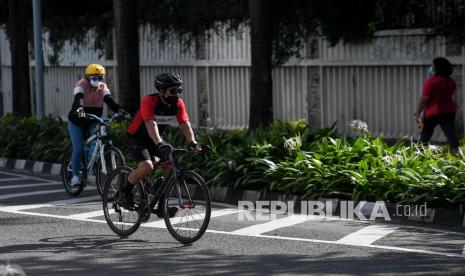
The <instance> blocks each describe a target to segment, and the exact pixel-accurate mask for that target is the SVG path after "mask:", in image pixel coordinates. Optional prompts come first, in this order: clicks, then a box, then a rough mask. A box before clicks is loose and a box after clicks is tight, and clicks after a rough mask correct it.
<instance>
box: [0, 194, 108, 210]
mask: <svg viewBox="0 0 465 276" xmlns="http://www.w3.org/2000/svg"><path fill="white" fill-rule="evenodd" d="M96 199H100V196H87V197H76V198H70V199H64V200H56V201H50V202H46V203H42V204H25V205H12V206H3V207H0V211H4V212H15V211H19V210H27V209H36V208H42V207H54V206H60V205H66V204H74V203H80V202H87V201H92V200H96Z"/></svg>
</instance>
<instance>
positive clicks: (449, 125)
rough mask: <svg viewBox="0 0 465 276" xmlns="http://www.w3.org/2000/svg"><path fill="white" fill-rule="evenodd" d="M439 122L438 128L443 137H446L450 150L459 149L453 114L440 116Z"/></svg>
mask: <svg viewBox="0 0 465 276" xmlns="http://www.w3.org/2000/svg"><path fill="white" fill-rule="evenodd" d="M441 115H442V116H441V121H440V122H439V126H440V127H441V129H442V131H443V132H444V135H446V137H447V142H448V143H449V146H450V149H451V150H453V151H454V150H457V149H458V147H459V140H458V139H457V135H456V134H455V113H447V114H441Z"/></svg>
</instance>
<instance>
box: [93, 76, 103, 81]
mask: <svg viewBox="0 0 465 276" xmlns="http://www.w3.org/2000/svg"><path fill="white" fill-rule="evenodd" d="M90 80H91V81H104V80H105V76H92V77H90Z"/></svg>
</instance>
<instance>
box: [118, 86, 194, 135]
mask: <svg viewBox="0 0 465 276" xmlns="http://www.w3.org/2000/svg"><path fill="white" fill-rule="evenodd" d="M176 119H177V121H178V123H179V124H180V125H181V124H183V123H185V122H187V121H189V116H188V115H187V112H186V107H185V105H184V102H183V100H182V99H178V103H177V105H173V106H171V105H169V104H163V102H162V101H161V100H160V95H159V94H158V93H157V94H151V95H147V96H145V97H143V98H142V101H141V105H140V109H139V111H138V112H137V114H136V116H135V118H134V120H133V121H132V122H131V123H130V124H129V126H128V131H127V132H128V133H129V134H130V135H132V136H133V137H136V138H140V139H143V140H147V141H150V140H151V139H150V136H149V134H148V132H147V129H146V128H145V124H144V121H147V120H154V121H156V122H157V126H158V130H159V132H163V130H164V129H165V128H166V127H167V126H168V125H170V124H172V122H173V121H174V120H176Z"/></svg>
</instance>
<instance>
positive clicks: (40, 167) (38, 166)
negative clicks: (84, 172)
mask: <svg viewBox="0 0 465 276" xmlns="http://www.w3.org/2000/svg"><path fill="white" fill-rule="evenodd" d="M0 168H5V169H12V170H24V171H29V172H32V173H38V174H48V175H56V176H59V175H60V173H61V164H59V163H51V162H43V161H32V160H25V159H14V158H0Z"/></svg>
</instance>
